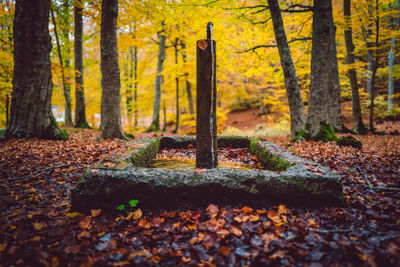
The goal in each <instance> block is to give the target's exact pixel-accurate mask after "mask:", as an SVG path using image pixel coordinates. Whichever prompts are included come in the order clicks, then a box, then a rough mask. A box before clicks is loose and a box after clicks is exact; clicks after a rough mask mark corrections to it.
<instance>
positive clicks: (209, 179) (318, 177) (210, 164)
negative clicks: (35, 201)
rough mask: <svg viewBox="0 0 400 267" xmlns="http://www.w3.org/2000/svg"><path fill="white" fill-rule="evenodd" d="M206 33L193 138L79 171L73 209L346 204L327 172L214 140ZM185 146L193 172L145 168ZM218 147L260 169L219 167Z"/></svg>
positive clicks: (287, 156) (146, 145)
mask: <svg viewBox="0 0 400 267" xmlns="http://www.w3.org/2000/svg"><path fill="white" fill-rule="evenodd" d="M212 32H213V30H212V23H211V22H210V23H208V25H207V39H202V40H199V41H197V88H196V90H197V91H196V92H197V100H196V103H197V112H196V138H195V137H191V136H178V137H176V136H175V137H167V136H163V137H156V138H147V139H146V138H145V139H139V140H134V141H130V142H127V143H125V147H124V148H122V149H121V150H120V151H119V152H116V153H114V154H111V155H107V156H106V157H105V158H104V159H103V160H101V161H99V162H96V163H95V164H94V165H93V166H91V167H89V168H88V169H87V170H86V171H85V172H84V174H83V176H82V178H81V180H80V181H79V182H78V184H77V185H76V187H75V188H74V189H73V191H72V196H71V204H72V209H73V210H76V211H81V212H90V210H91V209H98V208H101V209H102V210H103V211H105V212H107V213H110V214H115V213H117V212H118V210H117V207H118V206H119V205H121V204H126V203H128V201H129V200H132V199H136V200H139V206H140V207H142V208H148V209H153V208H155V209H157V208H166V209H172V208H189V209H193V208H197V207H201V206H207V205H208V204H210V203H214V204H230V205H236V204H250V205H254V206H265V205H269V204H273V203H286V204H292V205H297V206H298V205H305V206H326V205H343V204H344V199H343V193H342V184H341V179H340V177H339V176H338V175H336V174H335V173H333V172H332V171H331V170H330V169H328V168H327V167H324V166H321V165H320V164H318V163H315V162H311V161H307V160H305V159H302V158H299V157H297V156H295V155H292V154H291V153H289V152H288V151H286V150H284V149H283V148H281V147H279V146H277V145H275V144H273V143H270V142H267V141H262V140H260V139H259V138H245V137H238V136H219V137H217V123H216V90H217V88H216V42H215V40H213V38H212V37H213V34H212ZM188 146H195V147H196V169H194V168H193V169H187V170H181V169H176V170H170V169H164V168H150V167H149V166H150V164H151V162H152V160H153V159H154V158H155V157H156V155H157V154H158V152H159V151H160V150H162V149H173V148H187V147H188ZM218 147H230V148H232V149H235V148H249V149H250V152H251V153H252V154H253V155H255V156H256V157H257V158H258V160H259V161H260V162H261V163H262V165H263V167H264V170H255V169H248V170H241V169H230V168H220V167H218V150H217V149H218Z"/></svg>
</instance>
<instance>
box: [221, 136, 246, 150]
mask: <svg viewBox="0 0 400 267" xmlns="http://www.w3.org/2000/svg"><path fill="white" fill-rule="evenodd" d="M217 143H218V147H232V148H244V147H249V146H250V140H249V138H246V137H243V136H218V137H217Z"/></svg>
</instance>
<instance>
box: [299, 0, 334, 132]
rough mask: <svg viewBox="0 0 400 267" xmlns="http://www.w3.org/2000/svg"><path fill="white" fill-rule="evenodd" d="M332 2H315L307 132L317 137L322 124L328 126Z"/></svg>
mask: <svg viewBox="0 0 400 267" xmlns="http://www.w3.org/2000/svg"><path fill="white" fill-rule="evenodd" d="M331 13H332V6H331V1H330V0H314V13H313V24H312V50H311V80H310V95H309V101H308V114H307V122H306V127H305V128H306V131H307V132H309V133H310V134H311V136H315V135H316V134H317V133H318V132H319V129H320V126H321V124H328V119H329V118H328V105H329V104H328V101H330V99H329V95H328V88H327V87H328V84H329V83H328V82H327V81H329V78H330V77H329V71H330V67H329V66H328V65H329V64H330V51H329V50H330V38H331V36H332V34H331V33H330V31H331V30H332V27H330V23H331V19H330V15H329V14H331Z"/></svg>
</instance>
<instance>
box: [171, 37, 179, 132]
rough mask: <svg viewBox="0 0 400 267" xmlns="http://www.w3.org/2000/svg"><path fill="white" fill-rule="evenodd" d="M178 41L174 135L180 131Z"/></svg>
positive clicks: (176, 48)
mask: <svg viewBox="0 0 400 267" xmlns="http://www.w3.org/2000/svg"><path fill="white" fill-rule="evenodd" d="M178 41H179V39H178V38H176V40H175V45H174V49H175V67H176V70H175V85H176V99H175V101H176V102H175V107H176V120H175V129H174V130H173V131H172V132H173V133H177V132H178V129H179V76H178Z"/></svg>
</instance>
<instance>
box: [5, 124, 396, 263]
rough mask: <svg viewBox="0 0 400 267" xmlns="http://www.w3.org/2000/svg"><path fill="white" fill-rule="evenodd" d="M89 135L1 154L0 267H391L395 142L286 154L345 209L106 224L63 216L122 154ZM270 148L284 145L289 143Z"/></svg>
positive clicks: (99, 216)
mask: <svg viewBox="0 0 400 267" xmlns="http://www.w3.org/2000/svg"><path fill="white" fill-rule="evenodd" d="M98 135H99V132H98V131H95V130H83V131H77V132H71V133H70V136H69V139H68V140H67V141H49V140H38V139H22V140H15V139H12V140H7V141H2V142H1V143H0V177H1V179H0V207H1V209H0V266H11V265H14V266H18V265H20V266H29V265H30V266H39V265H43V266H58V265H61V266H79V265H80V266H91V265H114V266H123V265H128V264H137V265H140V266H146V265H155V266H167V265H168V266H171V265H172V266H175V265H178V266H180V265H184V266H187V265H189V266H191V265H196V266H220V265H229V266H244V265H250V264H253V266H256V265H266V264H269V265H293V264H302V263H303V264H306V265H307V264H313V266H326V265H332V264H336V265H354V266H396V265H397V266H399V265H400V191H398V188H399V187H400V180H399V177H400V136H391V135H383V136H375V135H366V136H357V138H358V139H360V140H361V141H362V143H363V148H362V149H361V150H357V149H354V148H351V147H339V146H337V145H335V144H333V143H321V142H311V141H309V142H301V143H294V144H292V145H291V146H290V147H288V149H289V150H290V151H291V152H292V153H296V154H298V155H300V156H302V157H304V158H307V159H309V160H312V161H316V162H319V163H321V164H324V165H325V166H328V167H330V168H331V169H332V170H333V171H334V172H336V173H338V174H339V175H340V176H341V177H342V181H343V182H342V183H343V192H344V196H345V199H346V206H345V207H326V208H301V207H292V206H285V205H283V204H280V205H279V204H277V205H275V206H266V207H264V208H262V209H253V208H252V207H249V206H215V205H213V204H212V203H210V205H209V206H208V207H207V208H199V209H196V210H173V211H164V210H159V211H148V210H133V213H132V214H131V216H126V217H123V216H120V217H117V218H112V217H108V216H107V215H106V214H104V213H103V212H101V211H100V210H92V212H91V214H87V215H83V214H79V213H75V212H73V211H72V210H71V206H70V194H71V190H72V188H73V187H74V186H75V185H76V183H77V181H78V180H79V179H80V177H81V174H82V172H83V171H84V170H85V168H87V167H88V166H89V165H90V164H92V163H94V162H95V161H97V160H99V159H101V158H102V157H103V156H104V155H106V154H108V153H111V152H113V151H115V150H118V149H119V148H120V147H121V145H122V143H121V142H120V141H115V140H114V141H112V140H102V141H98V140H97V139H96V138H97V137H98ZM267 139H268V140H270V141H273V142H276V143H278V144H280V145H283V144H284V142H288V140H289V137H288V136H284V137H273V138H267ZM138 207H139V208H140V203H139V206H138Z"/></svg>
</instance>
